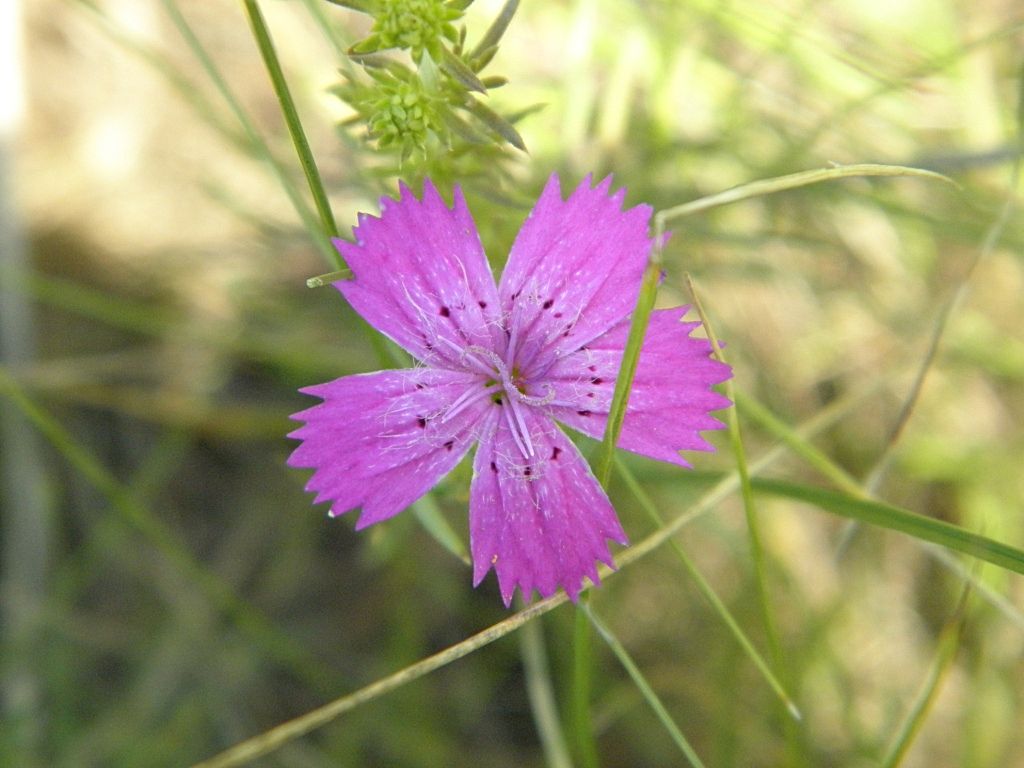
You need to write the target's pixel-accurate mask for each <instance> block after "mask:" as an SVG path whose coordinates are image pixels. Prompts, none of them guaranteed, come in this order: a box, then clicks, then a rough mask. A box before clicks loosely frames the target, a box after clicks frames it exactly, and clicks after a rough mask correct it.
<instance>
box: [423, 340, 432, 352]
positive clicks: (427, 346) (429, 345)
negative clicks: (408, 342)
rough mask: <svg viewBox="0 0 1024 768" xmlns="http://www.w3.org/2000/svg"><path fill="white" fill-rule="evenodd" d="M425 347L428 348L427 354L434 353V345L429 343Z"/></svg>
mask: <svg viewBox="0 0 1024 768" xmlns="http://www.w3.org/2000/svg"><path fill="white" fill-rule="evenodd" d="M424 346H425V347H426V348H427V352H433V351H434V345H433V344H431V343H430V342H429V341H428V342H427V343H426V344H425V345H424Z"/></svg>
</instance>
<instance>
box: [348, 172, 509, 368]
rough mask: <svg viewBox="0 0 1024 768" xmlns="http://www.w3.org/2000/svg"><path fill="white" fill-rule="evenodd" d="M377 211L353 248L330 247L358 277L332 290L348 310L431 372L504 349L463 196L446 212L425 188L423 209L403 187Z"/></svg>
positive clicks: (493, 294)
mask: <svg viewBox="0 0 1024 768" xmlns="http://www.w3.org/2000/svg"><path fill="white" fill-rule="evenodd" d="M380 209H381V215H380V217H379V218H377V217H375V216H368V215H366V214H360V216H359V225H358V226H356V227H355V228H354V229H353V230H352V234H353V235H354V237H355V243H348V242H345V241H343V240H335V241H334V244H335V246H336V247H337V248H338V251H339V252H340V253H341V255H342V256H343V257H344V259H345V261H346V263H347V264H348V266H349V267H350V268H351V269H352V272H353V274H354V275H355V278H354V279H353V280H342V281H339V282H337V283H335V284H334V285H335V287H336V288H337V289H338V290H339V291H341V293H342V294H343V295H344V296H345V298H346V299H347V300H348V302H349V303H350V304H351V305H352V307H353V308H354V309H355V310H356V311H357V312H358V313H359V314H360V315H362V316H363V317H364V318H365V319H366V321H367V322H369V323H370V325H372V326H373V327H374V328H376V329H377V330H378V331H380V332H381V333H384V334H386V335H387V336H389V337H390V338H392V339H393V340H394V341H396V342H397V343H398V344H400V345H401V346H403V347H404V348H405V349H407V350H408V351H409V352H410V353H412V354H413V355H414V356H415V357H416V358H417V359H419V360H421V361H424V362H427V363H429V364H433V365H441V366H447V365H451V364H454V363H457V361H458V358H459V351H460V350H462V349H465V347H466V346H468V345H472V344H476V345H483V346H487V347H494V346H495V345H496V344H501V345H504V343H505V339H504V335H503V334H502V333H501V331H500V318H501V308H500V306H499V303H498V294H497V290H496V288H495V285H494V276H493V275H492V274H491V269H490V267H489V266H488V264H487V259H486V257H485V256H484V250H483V246H481V244H480V237H479V235H478V234H477V231H476V227H475V225H474V224H473V218H472V216H470V213H469V210H468V209H467V208H466V201H465V199H464V198H463V197H462V192H461V191H460V190H459V189H458V188H456V189H455V202H454V206H453V207H452V208H448V206H446V205H445V203H444V200H442V199H441V195H440V194H439V193H438V191H437V189H436V188H435V187H434V185H433V184H431V183H430V181H429V180H428V181H426V182H424V184H423V200H422V201H420V200H417V199H416V197H415V196H414V195H413V193H412V191H410V189H409V188H408V187H406V186H405V185H404V184H403V185H402V186H401V195H400V197H399V199H398V200H391V199H389V198H382V199H381V201H380Z"/></svg>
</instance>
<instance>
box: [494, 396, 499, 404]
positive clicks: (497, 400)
mask: <svg viewBox="0 0 1024 768" xmlns="http://www.w3.org/2000/svg"><path fill="white" fill-rule="evenodd" d="M494 404H495V405H501V396H500V395H499V396H498V397H496V398H494Z"/></svg>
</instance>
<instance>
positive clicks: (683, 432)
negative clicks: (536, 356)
mask: <svg viewBox="0 0 1024 768" xmlns="http://www.w3.org/2000/svg"><path fill="white" fill-rule="evenodd" d="M686 310H687V307H676V308H674V309H661V310H656V311H655V312H653V313H652V314H651V322H650V325H649V326H648V328H647V335H646V337H645V338H644V344H643V347H641V350H640V362H639V364H638V365H637V371H636V376H635V377H634V379H633V389H632V391H631V392H630V396H629V407H628V408H627V409H626V418H625V421H624V422H623V425H622V434H621V436H620V437H619V443H618V445H619V447H620V448H625V449H626V450H629V451H633V452H634V453H640V454H643V455H644V456H650V457H652V458H655V459H660V460H662V461H670V462H672V463H674V464H680V465H682V466H684V467H685V466H689V463H688V462H687V461H686V460H685V459H684V458H683V457H682V456H680V455H679V451H682V450H689V451H710V450H714V448H713V447H712V446H711V445H710V444H709V443H708V442H707V441H705V440H704V438H703V437H701V435H700V433H701V431H703V430H706V429H720V428H721V427H722V423H721V422H720V421H718V419H716V418H714V417H713V416H710V415H709V412H710V411H715V410H718V409H720V408H726V407H728V406H729V405H730V403H729V400H728V399H727V398H725V397H724V396H722V395H720V394H719V393H718V392H715V391H713V390H712V389H711V386H712V385H713V384H718V383H719V382H722V381H725V380H726V379H728V378H729V377H730V376H731V375H732V369H731V368H730V367H729V366H727V365H725V364H724V363H721V362H719V361H717V360H714V359H712V358H711V357H710V354H711V345H710V343H709V342H708V341H707V339H703V338H695V337H692V336H690V333H691V332H692V331H693V330H694V329H695V328H697V327H698V326H699V325H700V323H697V322H680V320H681V319H682V317H683V315H685V314H686ZM628 335H629V321H628V320H624V321H622V322H621V323H619V324H618V325H617V326H615V327H614V328H612V329H611V330H610V331H608V332H607V333H605V334H604V335H602V336H601V337H599V338H597V339H594V340H593V341H592V342H591V343H590V344H588V345H586V346H585V347H583V348H582V349H580V350H578V351H577V352H575V353H573V354H572V355H569V356H568V357H564V358H562V359H561V360H559V361H558V362H557V363H556V364H555V365H554V366H553V367H552V368H551V369H549V370H548V372H547V374H546V375H545V377H544V379H543V381H544V382H546V383H549V384H551V385H552V386H553V387H554V390H555V397H554V400H553V403H552V405H551V406H549V409H548V412H549V413H550V414H551V415H552V416H553V417H554V418H556V419H558V420H559V421H561V422H562V423H564V424H567V425H569V426H570V427H572V428H573V429H577V430H579V431H580V432H583V433H584V434H586V435H590V436H591V437H594V438H597V439H600V438H601V437H602V436H603V435H604V429H605V424H606V423H607V421H608V412H609V409H610V407H611V401H612V393H613V390H614V388H615V377H616V376H617V375H618V371H619V365H620V363H621V362H622V353H623V350H624V349H625V346H626V338H627V336H628Z"/></svg>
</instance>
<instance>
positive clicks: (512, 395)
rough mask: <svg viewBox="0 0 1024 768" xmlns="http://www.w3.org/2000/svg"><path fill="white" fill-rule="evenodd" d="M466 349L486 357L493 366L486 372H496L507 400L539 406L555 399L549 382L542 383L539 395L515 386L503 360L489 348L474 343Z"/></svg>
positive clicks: (553, 390) (553, 389)
mask: <svg viewBox="0 0 1024 768" xmlns="http://www.w3.org/2000/svg"><path fill="white" fill-rule="evenodd" d="M466 351H467V352H473V353H474V354H478V355H480V356H481V357H484V358H486V359H487V361H488V362H489V363H490V364H491V365H493V366H494V371H488V373H494V372H496V373H497V374H498V378H500V379H501V383H502V386H504V387H505V391H506V392H507V393H508V395H509V400H518V401H519V402H520V403H523V404H524V405H533V406H539V405H547V404H548V403H550V402H551V401H552V400H554V399H555V388H554V387H553V386H551V385H550V384H545V385H544V386H545V388H546V391H545V393H544V394H543V395H541V396H540V397H535V396H533V395H527V394H526V393H524V392H523V391H522V390H520V389H519V387H517V386H516V383H515V382H514V381H513V380H512V375H511V374H510V373H509V371H508V366H506V365H505V362H504V361H503V360H502V359H501V358H500V357H499V356H498V355H497V354H496V353H494V352H492V351H491V350H489V349H486V348H484V347H478V346H476V345H474V346H471V347H466Z"/></svg>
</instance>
